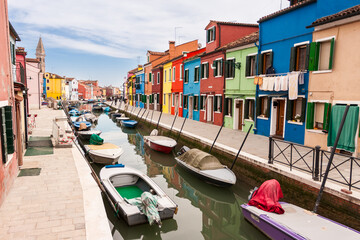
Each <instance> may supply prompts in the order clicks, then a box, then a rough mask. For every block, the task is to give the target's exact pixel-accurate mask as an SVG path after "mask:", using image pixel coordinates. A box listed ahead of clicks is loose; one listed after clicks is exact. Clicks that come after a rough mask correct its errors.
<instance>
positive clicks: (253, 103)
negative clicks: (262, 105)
mask: <svg viewBox="0 0 360 240" xmlns="http://www.w3.org/2000/svg"><path fill="white" fill-rule="evenodd" d="M251 101H252V104H251V107H252V113H253V116H251V117H252V119H253V120H254V121H255V116H254V115H255V101H254V100H251Z"/></svg>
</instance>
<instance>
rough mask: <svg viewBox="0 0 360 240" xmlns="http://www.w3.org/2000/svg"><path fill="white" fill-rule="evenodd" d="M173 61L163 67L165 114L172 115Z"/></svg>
mask: <svg viewBox="0 0 360 240" xmlns="http://www.w3.org/2000/svg"><path fill="white" fill-rule="evenodd" d="M171 68H172V61H170V62H167V63H165V64H164V67H163V113H171V84H172V81H173V79H172V73H171Z"/></svg>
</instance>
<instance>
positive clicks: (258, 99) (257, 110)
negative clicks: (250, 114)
mask: <svg viewBox="0 0 360 240" xmlns="http://www.w3.org/2000/svg"><path fill="white" fill-rule="evenodd" d="M260 114H261V99H260V98H259V97H257V98H256V117H257V116H260Z"/></svg>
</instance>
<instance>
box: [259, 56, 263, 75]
mask: <svg viewBox="0 0 360 240" xmlns="http://www.w3.org/2000/svg"><path fill="white" fill-rule="evenodd" d="M257 57H258V60H259V61H258V74H259V75H261V74H263V71H262V70H263V61H264V55H263V54H258V55H257Z"/></svg>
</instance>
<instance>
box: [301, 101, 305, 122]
mask: <svg viewBox="0 0 360 240" xmlns="http://www.w3.org/2000/svg"><path fill="white" fill-rule="evenodd" d="M305 115H306V98H303V99H302V102H301V116H300V121H301V122H305Z"/></svg>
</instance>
